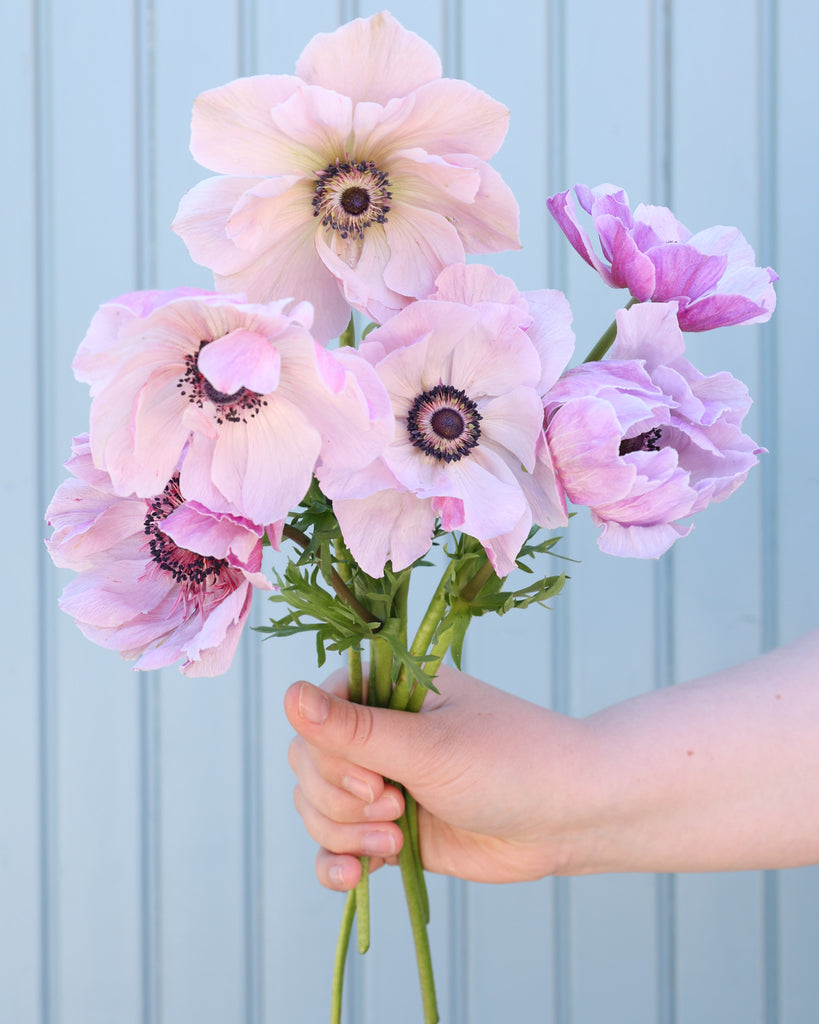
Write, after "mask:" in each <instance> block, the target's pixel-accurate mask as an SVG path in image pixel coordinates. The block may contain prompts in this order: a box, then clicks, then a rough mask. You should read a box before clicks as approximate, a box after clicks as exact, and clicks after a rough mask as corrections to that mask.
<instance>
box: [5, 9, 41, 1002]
mask: <svg viewBox="0 0 819 1024" xmlns="http://www.w3.org/2000/svg"><path fill="white" fill-rule="evenodd" d="M3 27H4V30H5V32H4V34H6V35H7V38H8V40H9V43H10V45H8V47H7V52H6V56H5V59H4V60H3V62H2V65H1V66H0V92H2V94H3V96H5V97H15V102H3V103H2V104H0V136H1V137H2V138H3V139H5V140H7V147H8V150H10V149H11V148H12V147H13V152H14V159H13V160H8V159H7V160H6V161H4V164H5V174H6V177H5V178H4V192H5V195H6V196H8V197H13V201H7V202H5V203H4V204H3V221H4V239H3V244H2V245H0V282H2V283H1V284H0V295H2V298H3V307H4V310H5V316H6V324H5V326H6V342H5V345H4V358H5V359H6V360H7V370H6V372H7V374H8V379H9V380H13V381H14V387H11V388H9V389H8V394H7V396H6V423H7V431H8V433H7V436H8V437H13V438H14V442H15V443H14V451H13V454H12V457H11V458H9V457H7V458H6V459H5V460H4V466H3V470H2V493H3V496H4V502H3V507H4V510H5V511H4V527H5V529H6V531H7V536H8V537H10V538H11V537H13V542H10V543H6V544H5V545H4V570H5V579H6V586H4V587H3V589H2V595H0V623H2V627H0V636H2V642H3V654H4V671H3V678H2V681H0V820H2V822H3V827H2V830H0V1018H5V1019H8V1020H21V1021H32V1022H33V1021H35V1020H36V1019H37V1018H38V1016H39V1011H40V1001H41V970H42V957H41V952H42V948H43V945H44V942H43V935H42V923H43V920H44V918H45V917H46V914H44V913H43V910H44V908H43V905H42V899H43V897H42V892H43V886H42V881H43V873H42V872H41V849H42V846H41V843H42V842H43V841H44V840H46V837H45V836H44V835H43V832H42V829H41V824H40V820H39V814H38V811H39V804H40V798H41V793H42V790H41V788H40V786H39V782H40V763H39V745H40V735H41V734H40V730H39V728H38V726H39V722H38V713H39V696H40V692H39V682H40V666H41V650H42V647H41V640H40V637H41V629H40V628H39V627H38V616H39V614H40V612H41V609H42V607H43V606H44V605H45V604H46V603H47V602H48V599H49V596H50V593H48V592H45V591H44V588H43V584H44V582H45V578H46V576H47V574H48V572H49V570H48V566H47V563H46V557H45V554H44V552H43V551H42V549H41V545H42V541H41V537H42V532H43V529H42V515H43V509H42V507H41V502H42V497H43V491H44V490H45V489H46V488H44V487H43V486H42V483H41V480H42V469H41V466H42V462H41V460H40V459H39V458H38V442H39V431H38V427H37V423H38V418H37V411H38V402H37V385H38V380H39V375H40V371H39V367H38V362H37V353H38V343H39V340H40V327H41V320H40V317H39V316H38V307H37V249H36V246H35V244H34V239H36V238H37V237H38V210H39V203H38V196H37V192H36V170H37V166H38V161H39V158H40V145H39V143H40V139H39V137H38V130H40V129H42V128H43V126H42V123H41V120H40V118H39V113H40V104H39V100H40V97H41V88H38V85H40V86H41V87H42V84H43V83H42V82H38V80H37V74H38V72H39V71H40V70H41V66H42V56H43V54H42V50H41V46H42V37H41V36H40V35H39V34H38V33H37V31H36V29H37V27H38V22H37V19H36V18H35V17H34V12H33V10H32V9H31V7H30V6H29V5H27V4H20V5H14V6H13V7H10V8H9V9H8V10H4V12H3ZM12 140H13V141H12ZM38 592H40V593H42V596H41V597H38Z"/></svg>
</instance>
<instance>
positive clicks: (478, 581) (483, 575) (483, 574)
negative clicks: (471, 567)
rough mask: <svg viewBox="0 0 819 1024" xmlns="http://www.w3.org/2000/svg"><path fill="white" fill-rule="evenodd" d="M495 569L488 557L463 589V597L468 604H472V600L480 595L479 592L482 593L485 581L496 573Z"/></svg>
mask: <svg viewBox="0 0 819 1024" xmlns="http://www.w3.org/2000/svg"><path fill="white" fill-rule="evenodd" d="M494 571H495V570H494V569H493V568H492V563H491V562H490V561H489V559H488V558H487V559H486V561H485V562H484V563H483V565H482V566H481V567H480V569H478V571H477V572H476V573H475V575H474V576H473V577H472V579H471V580H470V581H469V583H467V584H466V586H465V587H464V588H463V590H462V591H461V598H462V599H463V600H464V601H466V603H467V604H470V603H471V602H472V601H474V600H475V598H476V597H477V596H478V594H480V592H481V590H482V589H483V585H484V583H486V581H487V580H488V579H489V577H490V576H491V575H492V574H493V573H494Z"/></svg>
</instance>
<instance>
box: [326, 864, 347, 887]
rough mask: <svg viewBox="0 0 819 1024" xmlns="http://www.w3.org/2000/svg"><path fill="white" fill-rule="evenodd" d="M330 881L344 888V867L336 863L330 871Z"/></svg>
mask: <svg viewBox="0 0 819 1024" xmlns="http://www.w3.org/2000/svg"><path fill="white" fill-rule="evenodd" d="M329 875H330V881H331V882H332V883H333V885H335V886H337V887H338V888H339V889H343V888H344V868H343V867H342V866H341V865H340V864H334V865H333V866H332V867H331V868H330V871H329Z"/></svg>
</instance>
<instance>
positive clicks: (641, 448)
mask: <svg viewBox="0 0 819 1024" xmlns="http://www.w3.org/2000/svg"><path fill="white" fill-rule="evenodd" d="M661 436H662V429H661V428H660V427H652V428H651V429H650V430H644V431H643V433H642V434H637V436H636V437H624V438H623V440H622V441H621V442H620V453H619V454H620V455H628V454H629V453H630V452H658V451H659V450H660V444H659V441H660V438H661Z"/></svg>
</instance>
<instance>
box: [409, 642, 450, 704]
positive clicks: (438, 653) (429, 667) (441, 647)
mask: <svg viewBox="0 0 819 1024" xmlns="http://www.w3.org/2000/svg"><path fill="white" fill-rule="evenodd" d="M448 650H449V639H448V637H447V635H446V632H445V631H444V632H442V634H441V636H440V637H439V638H438V641H437V643H436V644H435V645H434V646H433V648H432V650H431V651H430V652H429V653H430V660H429V661H427V663H426V664H425V665H424V670H425V671H426V672H428V673H429V674H430V675H431V676H432V678H433V679H434V678H435V675H436V673H437V672H438V669H439V668H440V667H441V662H442V661H443V660H444V658H445V657H446V652H447V651H448ZM428 693H429V690H428V689H427V688H426V686H421V685H416V687H415V689H414V690H413V691H412V693H411V694H410V695H409V698H408V700H407V703H406V705H405V707H404V709H403V710H405V711H413V712H415V711H420V710H421V705H422V704H423V703H424V701H425V700H426V696H427V694H428Z"/></svg>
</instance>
